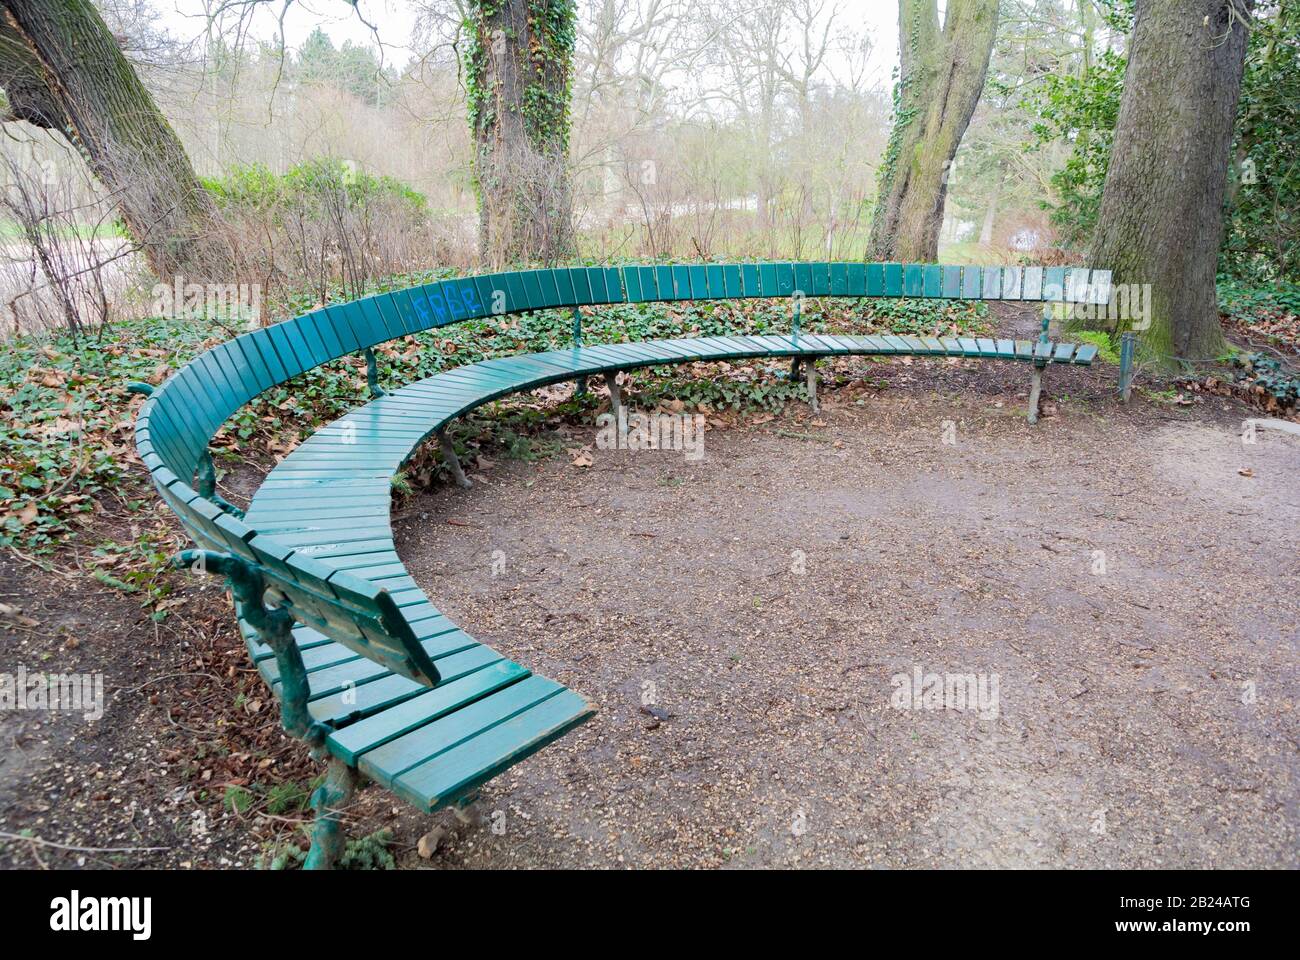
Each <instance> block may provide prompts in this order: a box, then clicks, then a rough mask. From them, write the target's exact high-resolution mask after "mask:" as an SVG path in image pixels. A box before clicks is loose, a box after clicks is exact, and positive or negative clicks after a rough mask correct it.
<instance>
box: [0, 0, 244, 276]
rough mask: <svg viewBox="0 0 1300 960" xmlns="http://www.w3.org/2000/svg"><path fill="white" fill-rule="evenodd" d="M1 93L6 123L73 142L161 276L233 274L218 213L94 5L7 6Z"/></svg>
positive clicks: (53, 0)
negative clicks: (20, 123) (28, 126)
mask: <svg viewBox="0 0 1300 960" xmlns="http://www.w3.org/2000/svg"><path fill="white" fill-rule="evenodd" d="M0 87H3V89H4V93H5V102H6V108H5V109H6V113H5V114H4V115H3V116H0V119H3V120H26V121H28V122H29V123H33V124H35V125H37V126H40V127H44V128H47V129H51V130H57V131H59V132H60V133H61V134H63V135H64V136H65V137H67V138H68V140H69V141H70V142H71V143H72V144H73V145H74V146H75V147H76V148H77V149H78V151H79V152H80V153H81V155H82V156H83V157H84V158H85V160H86V162H87V163H88V164H89V166H90V169H91V170H92V172H93V173H94V174H95V176H96V177H97V178H98V179H99V180H100V182H102V183H103V184H104V186H105V187H107V188H108V190H109V191H110V193H111V194H112V199H113V201H114V202H115V203H116V204H117V206H118V208H119V210H120V211H121V214H122V219H123V221H124V222H125V224H126V228H127V230H128V232H129V233H130V234H131V236H132V237H133V238H134V239H135V240H136V241H137V242H138V243H139V244H140V245H141V247H142V249H143V251H144V253H145V256H146V257H147V259H148V261H149V265H150V266H151V267H152V268H153V270H154V272H155V273H157V274H158V276H159V277H161V278H162V279H164V280H170V279H171V278H173V277H176V276H184V277H185V278H186V279H187V280H189V279H194V280H197V279H201V278H204V277H209V276H214V275H220V274H223V273H225V272H228V270H229V266H228V265H229V263H230V249H229V247H228V246H227V244H226V242H225V239H224V236H223V233H222V231H221V229H220V219H219V217H218V214H217V211H216V207H215V205H214V204H213V202H212V200H211V198H210V197H209V196H208V194H207V192H206V191H205V190H204V189H203V186H202V185H201V184H200V183H199V181H198V178H197V177H196V176H195V174H194V169H193V167H191V166H190V161H189V158H188V157H187V156H186V154H185V149H184V147H182V146H181V143H180V140H178V139H177V137H176V134H175V133H174V132H173V130H172V128H171V126H170V125H169V124H168V123H167V121H166V119H165V118H164V117H163V115H162V113H161V112H160V111H159V110H158V107H157V105H156V104H155V103H154V101H153V98H152V97H151V96H150V95H149V92H148V91H147V90H146V89H145V88H144V85H143V84H142V83H141V82H140V78H139V77H138V76H137V75H136V72H135V70H134V68H132V66H131V64H130V63H129V62H128V61H127V59H126V57H125V56H123V54H122V51H121V49H120V48H119V46H118V44H117V42H116V41H115V40H114V38H113V35H112V34H111V33H110V32H109V29H108V27H107V26H106V25H105V23H104V21H103V18H101V17H100V15H99V12H98V11H97V10H96V9H95V6H94V4H93V3H91V2H90V0H0Z"/></svg>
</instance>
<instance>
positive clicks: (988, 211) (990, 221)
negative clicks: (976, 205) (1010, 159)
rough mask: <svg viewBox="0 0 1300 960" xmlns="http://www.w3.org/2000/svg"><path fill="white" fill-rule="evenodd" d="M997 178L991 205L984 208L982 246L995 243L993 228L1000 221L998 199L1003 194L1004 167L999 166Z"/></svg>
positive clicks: (990, 198)
mask: <svg viewBox="0 0 1300 960" xmlns="http://www.w3.org/2000/svg"><path fill="white" fill-rule="evenodd" d="M996 176H997V179H996V180H994V181H993V192H992V193H991V194H989V205H988V206H987V207H986V208H985V209H984V223H983V224H982V225H981V226H980V246H983V247H987V246H991V245H992V243H993V228H994V227H995V226H996V225H997V221H998V200H999V198H1001V196H1002V177H1003V176H1004V174H1003V172H1002V168H1001V167H998V170H997V174H996Z"/></svg>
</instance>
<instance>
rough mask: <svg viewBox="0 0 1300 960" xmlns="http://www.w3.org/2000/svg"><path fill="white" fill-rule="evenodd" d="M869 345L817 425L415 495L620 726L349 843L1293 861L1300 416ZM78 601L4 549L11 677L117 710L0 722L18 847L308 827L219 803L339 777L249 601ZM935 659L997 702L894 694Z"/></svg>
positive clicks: (939, 669) (456, 852) (156, 857)
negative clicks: (300, 743) (293, 739)
mask: <svg viewBox="0 0 1300 960" xmlns="http://www.w3.org/2000/svg"><path fill="white" fill-rule="evenodd" d="M837 367H838V374H839V377H840V380H841V381H842V382H843V383H844V384H845V385H844V386H843V387H842V388H840V389H826V390H824V391H823V409H822V411H821V413H820V414H818V415H813V414H812V413H811V412H810V411H809V410H808V409H807V408H806V407H803V406H799V407H791V408H789V409H788V410H787V412H786V413H785V414H784V415H782V416H780V417H776V418H767V417H752V416H751V417H746V418H742V419H741V420H740V421H739V422H736V423H734V424H730V425H724V424H723V423H721V422H720V421H719V422H717V423H716V425H714V426H713V428H712V429H710V430H709V431H708V433H707V434H706V438H705V443H704V457H703V459H702V460H700V461H698V462H689V461H687V460H686V459H685V458H684V456H683V455H682V453H681V452H680V451H678V452H673V451H644V452H629V451H608V450H601V449H593V450H591V451H590V457H591V465H590V466H585V467H583V466H575V465H574V464H573V463H571V462H570V458H569V457H559V458H553V459H549V460H544V461H541V462H538V463H533V464H530V463H525V462H520V461H508V460H498V461H497V462H496V463H495V464H494V465H492V466H491V467H490V468H489V469H486V470H481V471H479V472H478V473H477V474H475V476H474V479H475V481H476V483H475V486H474V488H473V489H471V490H469V491H462V490H458V489H455V488H452V487H438V488H436V489H434V490H433V491H431V492H427V493H424V494H421V495H418V496H416V497H415V498H413V499H411V500H408V501H407V502H406V503H405V504H403V505H402V507H401V508H400V511H399V520H398V522H397V529H398V534H399V549H400V550H401V552H402V555H403V557H404V558H405V560H406V562H407V565H408V567H409V568H410V570H411V571H412V573H413V575H414V576H415V577H416V579H417V580H418V581H420V583H421V584H422V585H423V586H424V587H425V589H426V591H427V592H428V593H429V595H430V597H431V598H432V599H433V600H434V602H435V603H437V604H438V605H439V606H440V607H442V608H443V609H444V611H446V612H447V613H448V614H449V615H451V616H452V617H453V618H454V619H455V620H456V621H457V622H459V623H460V624H461V625H462V626H463V627H464V628H465V629H466V630H467V631H469V632H470V633H471V634H473V635H474V636H475V637H477V638H479V639H480V640H483V641H485V642H488V643H491V644H492V645H494V646H495V647H496V648H497V649H499V650H500V651H501V652H502V653H504V654H506V655H508V656H510V657H512V658H514V659H516V660H518V661H519V662H521V663H523V664H525V665H526V666H529V667H530V668H532V669H533V670H535V671H536V672H537V673H540V674H543V675H545V676H548V677H552V678H554V679H556V680H559V681H561V682H563V683H565V684H566V685H568V686H570V687H572V688H573V689H575V690H577V691H578V692H580V693H581V694H583V695H584V696H586V697H587V698H588V699H589V700H590V701H591V702H592V703H593V705H595V706H596V707H597V708H598V711H599V712H598V713H597V716H596V717H595V719H593V720H592V721H591V722H590V723H588V724H586V725H585V726H584V727H582V728H579V729H578V730H577V731H575V732H573V733H571V734H569V735H568V736H566V737H565V738H563V739H562V740H561V741H559V742H558V743H556V744H553V745H551V746H550V747H548V748H546V749H545V750H543V751H541V752H540V753H539V754H537V755H536V756H534V757H533V758H531V759H530V760H528V761H526V762H524V763H522V764H520V765H518V766H516V767H514V768H512V769H511V770H510V771H509V772H508V773H506V774H504V775H503V776H501V777H499V778H498V779H497V780H495V781H493V782H492V783H491V784H489V785H488V786H487V787H486V788H485V789H484V791H483V796H482V800H481V802H480V809H481V810H482V812H483V813H484V814H485V815H486V816H487V818H488V824H489V825H487V826H479V827H471V826H465V825H460V824H458V823H457V822H456V821H455V820H454V819H453V818H452V817H451V815H450V814H439V815H437V816H435V817H432V818H430V817H423V816H419V815H417V814H415V813H414V812H413V811H412V810H411V809H410V808H409V807H405V806H404V805H400V804H398V803H397V802H396V801H394V800H393V799H392V797H391V796H389V795H388V794H385V793H383V792H381V791H378V790H374V789H372V790H368V791H366V792H364V793H363V794H362V798H361V799H360V800H359V801H358V802H357V803H356V804H355V805H354V808H353V809H352V810H351V811H350V812H351V814H352V819H353V824H352V825H351V831H352V832H353V833H354V834H356V833H364V832H369V831H371V830H374V829H377V828H379V827H389V828H391V829H392V830H393V831H394V835H395V841H396V842H395V850H396V852H397V853H398V857H399V860H400V861H401V863H402V865H403V866H409V867H433V868H450V867H565V866H596V867H618V866H640V867H668V866H705V867H716V866H738V867H754V866H773V865H776V866H817V865H829V866H839V867H850V866H942V867H981V866H1008V867H1015V866H1026V867H1046V866H1069V867H1102V866H1105V867H1154V866H1172V867H1290V868H1294V867H1296V866H1298V865H1300V856H1298V855H1297V837H1296V829H1297V788H1296V776H1297V773H1298V772H1300V761H1298V759H1297V722H1296V711H1295V699H1296V691H1297V657H1296V652H1297V651H1296V646H1297V631H1298V628H1297V624H1300V589H1297V588H1298V587H1300V569H1298V564H1297V550H1296V542H1297V532H1298V531H1300V484H1298V483H1297V478H1298V477H1300V439H1298V438H1296V437H1293V436H1289V435H1282V434H1280V433H1275V432H1272V431H1267V430H1261V431H1259V433H1258V434H1257V440H1258V442H1257V443H1255V444H1253V445H1243V443H1242V442H1241V439H1240V424H1241V421H1242V419H1243V418H1244V417H1247V416H1252V415H1253V414H1252V413H1251V412H1250V411H1249V410H1247V409H1246V408H1245V407H1243V406H1241V405H1240V404H1238V403H1237V402H1236V401H1233V400H1226V399H1219V398H1215V397H1202V398H1198V399H1197V400H1196V402H1195V403H1193V404H1191V405H1190V406H1181V405H1178V404H1175V403H1166V402H1158V401H1157V400H1156V399H1154V398H1151V397H1139V399H1138V401H1137V402H1136V403H1134V404H1133V405H1132V406H1130V407H1128V408H1122V407H1119V406H1118V405H1116V404H1115V403H1114V402H1113V400H1112V399H1111V391H1112V389H1113V368H1109V369H1098V370H1091V371H1090V370H1061V371H1058V370H1052V371H1050V373H1049V380H1048V387H1049V390H1050V391H1051V394H1052V397H1051V399H1050V401H1049V404H1048V410H1049V411H1050V412H1052V413H1053V414H1054V415H1052V416H1049V417H1047V418H1046V419H1044V420H1043V421H1042V422H1041V423H1040V424H1039V425H1038V426H1036V427H1030V426H1028V425H1027V424H1025V423H1024V420H1023V406H1024V398H1023V394H1024V392H1025V388H1026V386H1027V383H1026V381H1027V380H1028V376H1027V371H1026V370H1025V369H1024V368H1023V367H1019V366H1012V365H1004V364H994V363H985V364H979V363H961V362H949V361H920V360H918V361H914V362H912V363H905V362H902V361H894V362H874V361H869V360H864V359H852V360H843V361H839V362H838V364H837ZM828 372H829V371H828ZM860 375H865V376H866V377H867V378H869V380H864V379H861V378H860ZM868 382H870V383H872V384H873V385H872V386H867V385H866V384H867V383H868ZM882 383H885V384H887V386H886V387H884V388H881V386H880V384H882ZM711 419H716V418H711ZM569 433H570V435H571V439H572V442H573V445H574V446H575V447H576V446H580V445H592V444H593V443H594V439H595V430H594V428H569ZM947 441H955V442H947ZM71 589H72V587H71V586H70V582H68V583H65V582H61V580H60V578H59V577H58V576H56V575H45V576H42V574H41V572H40V571H37V570H35V569H34V568H33V567H32V566H30V565H29V564H27V563H26V562H24V561H22V560H19V559H16V558H13V557H11V556H8V555H0V602H5V603H10V604H19V605H21V606H22V607H23V610H24V614H25V615H26V616H28V617H30V618H31V619H32V620H34V621H36V622H37V623H38V624H39V626H37V627H32V628H27V629H20V630H15V629H12V628H7V627H3V626H0V631H7V632H5V633H2V634H0V644H3V646H0V650H3V651H4V653H5V657H4V662H6V663H8V662H11V661H14V660H17V662H21V663H26V664H28V665H29V669H31V668H33V667H34V665H48V668H49V669H51V670H53V669H55V666H54V664H57V666H58V667H59V669H61V670H64V671H71V670H75V669H84V670H90V669H99V670H105V672H106V673H107V674H108V677H107V683H108V686H109V698H110V700H109V708H108V711H107V713H106V714H105V717H104V719H102V720H100V721H98V722H96V723H93V724H91V723H86V722H85V721H81V720H79V719H76V718H71V717H67V716H59V715H55V716H49V715H32V714H23V713H16V714H10V715H8V716H0V758H2V759H0V862H2V863H5V864H8V865H16V866H39V865H41V864H49V865H75V864H77V863H86V864H88V865H105V864H122V865H131V866H142V865H143V866H167V865H178V864H185V865H194V866H231V865H243V866H246V865H249V864H251V863H252V861H253V858H254V856H255V855H256V854H257V852H258V850H259V849H260V848H261V846H262V844H264V843H266V842H267V840H268V838H274V837H284V836H286V835H290V834H291V833H292V830H293V828H294V826H295V824H296V821H295V817H294V816H284V817H274V816H270V815H267V814H266V813H265V811H259V810H258V809H256V808H255V809H253V810H249V811H242V812H231V811H225V810H223V809H222V808H221V807H220V806H219V805H215V806H214V803H213V801H212V799H211V796H210V795H206V794H205V792H204V785H207V787H208V788H209V790H210V791H211V792H212V793H215V792H217V791H218V789H219V788H220V787H221V785H222V783H223V781H232V782H238V781H243V782H245V783H246V782H249V781H250V779H256V778H257V777H261V778H262V779H264V780H268V781H270V780H277V779H278V780H293V779H294V778H298V777H304V778H305V777H310V776H311V773H312V765H311V764H310V763H309V762H308V761H306V759H305V757H304V756H303V753H304V751H301V749H300V748H298V747H297V746H296V745H293V744H291V743H286V742H285V741H284V740H283V738H282V737H281V736H280V735H279V734H278V731H277V730H276V728H275V722H274V716H273V711H272V710H269V709H267V710H264V711H263V712H262V713H256V714H250V713H249V711H248V709H247V707H245V708H243V709H240V710H236V709H234V708H232V707H231V706H230V701H231V698H232V696H233V692H232V691H233V690H234V689H237V688H238V689H243V690H245V691H247V692H248V694H249V695H252V696H256V695H257V692H258V690H259V689H260V685H259V682H258V681H257V680H256V678H255V676H253V675H252V673H251V670H250V668H249V666H248V664H247V663H246V658H245V657H243V655H242V652H241V651H240V649H239V645H238V641H237V638H235V636H234V633H233V630H231V629H230V626H229V623H228V620H229V615H228V613H227V612H225V610H224V609H223V606H222V601H221V599H220V597H219V594H218V592H217V591H216V590H215V589H213V588H210V587H209V588H207V589H205V590H201V591H200V590H199V588H198V587H197V586H196V587H190V588H188V589H189V590H190V591H191V594H192V596H190V598H189V602H188V603H187V605H186V609H185V610H184V611H178V614H177V615H176V616H174V617H169V618H168V620H167V621H166V622H164V624H162V625H156V624H153V623H152V621H149V620H148V618H147V617H146V616H144V615H143V614H142V613H141V611H140V610H139V609H138V604H137V603H136V602H135V601H134V600H132V599H131V598H129V597H123V596H122V595H120V594H115V593H113V592H112V591H107V590H96V589H95V588H90V589H88V590H87V589H85V588H84V587H83V586H82V585H81V583H80V582H79V583H78V584H77V585H76V588H75V589H76V590H77V591H78V593H77V596H78V598H79V604H78V606H77V607H73V608H70V607H69V605H68V603H67V594H68V592H69V591H70V590H71ZM105 625H113V626H115V627H116V629H107V628H106V626H105ZM916 671H919V672H920V673H921V674H922V675H923V676H924V675H926V674H954V675H963V676H964V675H974V676H975V677H976V678H977V682H982V683H983V684H984V687H983V689H984V690H985V692H986V693H988V694H989V697H988V698H987V699H986V701H985V702H984V703H983V704H982V707H983V708H982V709H973V708H972V705H970V704H967V705H966V709H960V708H959V707H961V704H959V703H953V702H951V701H949V702H948V703H946V704H944V705H937V706H936V705H935V704H930V706H931V707H933V708H930V709H927V708H925V706H924V705H922V706H921V708H920V709H915V708H909V707H908V706H907V705H905V704H903V705H900V704H899V696H900V694H899V691H900V688H901V687H902V684H901V677H902V676H906V677H909V678H910V677H911V676H912V675H913V674H914V672H916ZM994 684H996V686H994ZM993 693H996V698H994V697H993V696H992V694H993ZM261 695H262V696H265V693H264V691H263V693H262V694H261ZM218 743H220V744H222V746H220V747H216V746H214V745H215V744H218ZM250 771H257V772H255V773H254V772H250ZM301 819H302V818H301V817H300V816H299V817H297V820H301ZM435 824H441V825H444V826H446V827H447V828H448V829H449V830H450V835H449V836H448V838H447V839H446V840H445V841H444V842H443V845H442V847H441V849H440V850H439V851H438V852H437V853H436V854H435V855H434V857H433V858H432V859H430V860H423V859H421V858H419V857H418V856H417V855H416V854H415V852H414V846H415V843H416V840H417V839H418V838H419V837H420V835H421V834H422V833H424V832H425V831H427V830H429V829H430V828H431V827H432V826H434V825H435ZM24 830H26V831H29V839H25V840H12V839H11V840H10V841H9V842H7V843H6V842H3V837H4V834H11V835H12V834H17V833H20V832H22V831H24ZM68 846H71V847H85V848H93V849H88V850H65V849H61V847H68ZM154 847H158V848H161V849H151V848H154ZM105 848H128V849H126V850H124V851H123V850H116V849H105Z"/></svg>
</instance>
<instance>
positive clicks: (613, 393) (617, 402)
mask: <svg viewBox="0 0 1300 960" xmlns="http://www.w3.org/2000/svg"><path fill="white" fill-rule="evenodd" d="M605 386H606V387H607V388H609V409H610V412H611V413H613V414H614V420H615V421H616V422H617V420H618V409H619V407H621V406H622V405H623V394H622V393H620V392H619V389H618V371H617V370H606V371H605Z"/></svg>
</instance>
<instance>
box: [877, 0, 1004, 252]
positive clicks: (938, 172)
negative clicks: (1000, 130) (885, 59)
mask: <svg viewBox="0 0 1300 960" xmlns="http://www.w3.org/2000/svg"><path fill="white" fill-rule="evenodd" d="M997 28H998V0H949V2H948V6H947V12H946V13H945V15H944V22H943V26H942V28H941V27H940V26H939V7H938V2H937V0H899V2H898V33H899V60H900V71H899V79H898V86H897V88H896V91H895V97H894V99H895V104H894V129H893V132H892V133H891V134H890V138H889V146H888V147H887V148H886V150H885V158H884V161H883V166H882V167H881V172H880V180H879V190H878V193H877V197H876V211H875V215H874V218H873V219H872V222H871V237H870V239H869V241H868V245H867V259H869V260H894V261H918V260H920V261H932V260H935V259H937V257H938V255H939V229H940V227H942V226H943V203H944V198H945V197H946V196H947V193H948V175H949V173H950V171H951V169H952V160H953V157H955V156H956V155H957V147H958V146H959V145H960V144H961V138H962V135H963V134H965V132H966V127H967V125H968V124H969V123H970V118H971V115H972V114H973V113H974V112H975V105H976V104H977V103H978V102H979V98H980V92H981V91H982V90H983V89H984V76H985V74H986V73H987V72H988V66H989V57H990V55H991V54H992V52H993V39H994V36H995V35H996V34H997Z"/></svg>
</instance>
